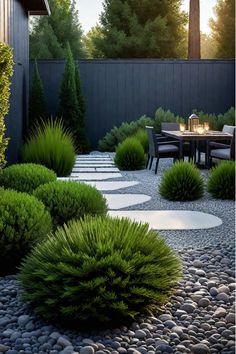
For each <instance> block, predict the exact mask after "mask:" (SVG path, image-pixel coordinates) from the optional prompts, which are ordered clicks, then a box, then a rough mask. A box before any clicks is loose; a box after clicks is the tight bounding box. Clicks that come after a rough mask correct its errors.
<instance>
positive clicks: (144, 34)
mask: <svg viewBox="0 0 236 354" xmlns="http://www.w3.org/2000/svg"><path fill="white" fill-rule="evenodd" d="M186 22H187V16H186V13H184V12H183V11H182V10H181V0H171V1H170V0H139V1H137V0H104V4H103V12H102V14H101V17H100V27H101V32H100V34H99V36H97V37H96V36H95V38H94V39H93V43H94V45H95V47H96V49H97V50H99V51H100V52H102V53H103V56H104V57H107V58H183V57H186V49H187V47H186V44H187V33H186V28H185V24H186Z"/></svg>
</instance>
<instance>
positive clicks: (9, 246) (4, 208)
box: [0, 189, 51, 276]
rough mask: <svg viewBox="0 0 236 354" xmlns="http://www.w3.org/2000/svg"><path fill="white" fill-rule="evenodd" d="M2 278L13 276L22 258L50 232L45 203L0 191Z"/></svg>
mask: <svg viewBox="0 0 236 354" xmlns="http://www.w3.org/2000/svg"><path fill="white" fill-rule="evenodd" d="M0 200H1V203H0V235H1V237H0V249H1V257H0V276H2V275H6V274H13V273H14V272H15V271H16V267H18V266H19V265H20V262H21V260H22V258H23V257H24V256H25V255H26V254H27V253H28V252H29V251H30V249H31V248H32V247H33V246H34V245H35V244H36V243H37V242H39V241H41V240H42V239H43V238H44V237H45V236H46V235H47V234H48V233H49V232H50V231H51V217H50V215H49V213H48V212H47V211H46V210H45V207H44V205H43V203H41V202H40V201H38V200H37V199H36V198H34V197H33V196H30V195H28V194H26V193H18V192H16V191H12V190H4V189H0Z"/></svg>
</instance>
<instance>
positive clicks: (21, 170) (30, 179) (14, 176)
mask: <svg viewBox="0 0 236 354" xmlns="http://www.w3.org/2000/svg"><path fill="white" fill-rule="evenodd" d="M56 178H57V176H56V174H55V172H53V171H51V170H49V169H48V168H46V167H44V166H41V165H36V164H33V163H26V164H24V163H22V164H17V165H12V166H9V167H7V168H4V169H3V170H0V186H1V187H3V188H5V189H14V190H17V191H19V192H26V193H32V192H33V191H34V189H36V188H37V187H39V186H40V185H41V184H45V183H48V182H52V181H55V180H56Z"/></svg>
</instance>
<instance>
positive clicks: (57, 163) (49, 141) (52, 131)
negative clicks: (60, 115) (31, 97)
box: [22, 119, 75, 176]
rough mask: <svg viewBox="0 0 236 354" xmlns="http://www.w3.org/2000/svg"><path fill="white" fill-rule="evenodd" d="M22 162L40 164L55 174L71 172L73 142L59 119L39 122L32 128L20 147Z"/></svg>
mask: <svg viewBox="0 0 236 354" xmlns="http://www.w3.org/2000/svg"><path fill="white" fill-rule="evenodd" d="M22 160H23V162H28V163H29V162H32V163H36V164H41V165H44V166H46V167H47V168H49V169H51V170H53V171H55V172H56V174H57V176H67V175H69V174H70V173H71V171H72V168H73V166H74V162H75V144H74V140H73V136H72V134H71V132H70V131H69V130H67V129H66V128H64V126H63V124H62V121H61V120H57V119H56V120H54V121H53V120H50V121H48V122H41V124H40V125H37V126H36V127H35V128H34V130H32V132H31V134H30V136H29V138H28V139H27V141H26V143H25V144H24V146H23V149H22Z"/></svg>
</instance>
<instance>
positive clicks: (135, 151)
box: [115, 137, 145, 171]
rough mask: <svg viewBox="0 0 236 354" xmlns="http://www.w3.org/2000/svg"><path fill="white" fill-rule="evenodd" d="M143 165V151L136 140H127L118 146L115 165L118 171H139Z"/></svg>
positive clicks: (131, 138)
mask: <svg viewBox="0 0 236 354" xmlns="http://www.w3.org/2000/svg"><path fill="white" fill-rule="evenodd" d="M144 163H145V155H144V149H143V147H142V145H141V143H140V142H139V141H138V140H137V139H136V138H133V137H130V138H127V139H125V140H124V141H123V142H122V143H121V144H119V145H118V147H117V149H116V156H115V164H116V165H117V166H118V167H119V169H120V170H124V171H134V170H141V169H142V168H143V166H144Z"/></svg>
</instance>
